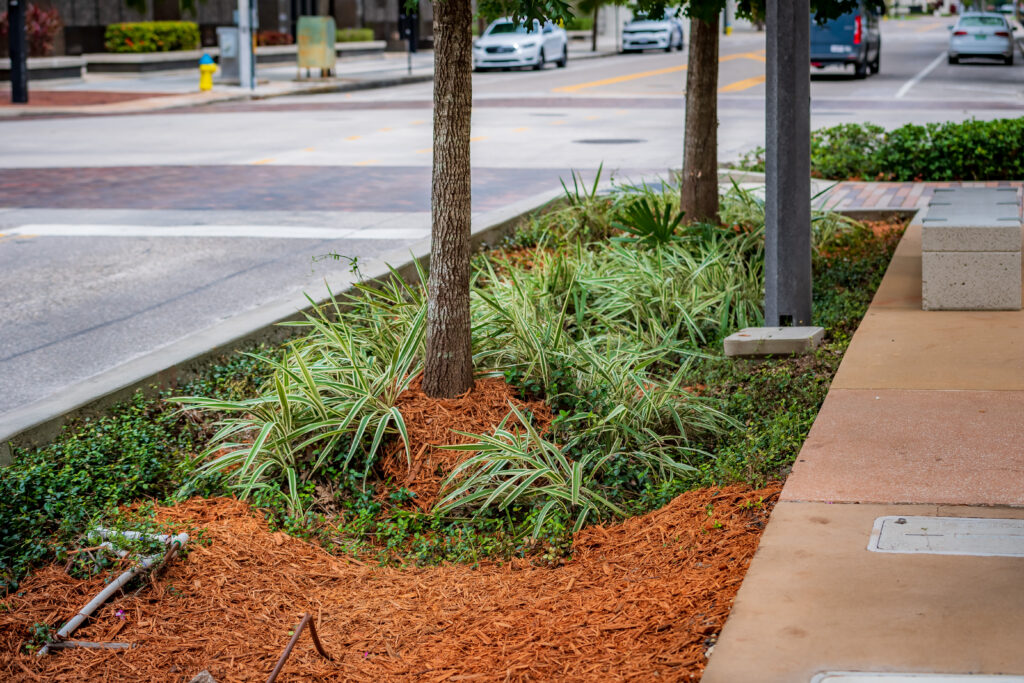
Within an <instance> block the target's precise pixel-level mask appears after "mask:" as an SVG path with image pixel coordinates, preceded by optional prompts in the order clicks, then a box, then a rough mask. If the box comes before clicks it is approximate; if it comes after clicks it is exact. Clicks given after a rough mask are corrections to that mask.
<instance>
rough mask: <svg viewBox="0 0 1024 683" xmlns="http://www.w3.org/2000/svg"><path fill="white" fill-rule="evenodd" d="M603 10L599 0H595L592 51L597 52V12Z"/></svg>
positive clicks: (591, 29) (591, 34)
mask: <svg viewBox="0 0 1024 683" xmlns="http://www.w3.org/2000/svg"><path fill="white" fill-rule="evenodd" d="M600 9H601V3H600V1H599V0H594V25H593V26H591V27H590V51H591V52H597V12H598V10H600Z"/></svg>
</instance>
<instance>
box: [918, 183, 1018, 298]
mask: <svg viewBox="0 0 1024 683" xmlns="http://www.w3.org/2000/svg"><path fill="white" fill-rule="evenodd" d="M1020 257H1021V221H1020V198H1019V197H1018V196H1017V191H1016V190H1015V189H1013V188H952V189H945V188H943V189H938V190H936V191H935V195H934V197H933V198H932V200H931V202H930V203H929V205H928V213H927V215H926V216H925V218H924V220H923V221H922V227H921V307H922V308H923V309H924V310H926V311H999V310H1011V311H1016V310H1020V307H1021V258H1020Z"/></svg>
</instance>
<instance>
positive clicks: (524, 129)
mask: <svg viewBox="0 0 1024 683" xmlns="http://www.w3.org/2000/svg"><path fill="white" fill-rule="evenodd" d="M528 130H530V129H529V128H527V127H525V126H523V127H522V128H513V129H512V132H513V133H525V132H526V131H528Z"/></svg>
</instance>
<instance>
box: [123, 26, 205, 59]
mask: <svg viewBox="0 0 1024 683" xmlns="http://www.w3.org/2000/svg"><path fill="white" fill-rule="evenodd" d="M103 37H104V45H105V46H106V48H107V51H108V52H171V51H175V50H197V49H199V25H198V24H196V23H194V22H191V21H141V22H138V23H126V24H111V25H110V26H107V31H106V33H105V34H104V36H103Z"/></svg>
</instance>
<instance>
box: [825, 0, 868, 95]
mask: <svg viewBox="0 0 1024 683" xmlns="http://www.w3.org/2000/svg"><path fill="white" fill-rule="evenodd" d="M878 23H879V22H878V13H877V12H876V11H875V10H874V9H873V7H872V6H870V5H868V4H867V3H865V2H861V4H860V7H858V8H857V9H856V10H854V11H853V12H849V13H847V14H844V15H842V16H840V17H838V18H836V19H832V20H830V21H826V22H825V23H824V24H819V23H818V22H817V21H815V20H814V15H813V14H812V15H811V66H814V67H817V68H819V69H824V68H825V67H826V66H843V67H846V66H852V67H853V73H854V75H855V76H856V77H857V78H865V77H867V75H868V73H869V72H870V73H873V74H876V73H878V70H879V68H880V65H881V59H882V35H881V31H880V29H879V26H878Z"/></svg>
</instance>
